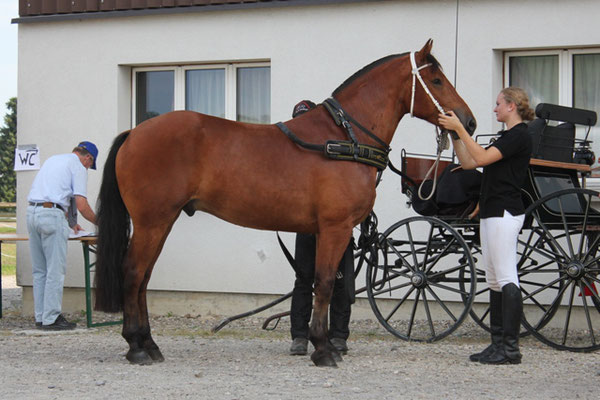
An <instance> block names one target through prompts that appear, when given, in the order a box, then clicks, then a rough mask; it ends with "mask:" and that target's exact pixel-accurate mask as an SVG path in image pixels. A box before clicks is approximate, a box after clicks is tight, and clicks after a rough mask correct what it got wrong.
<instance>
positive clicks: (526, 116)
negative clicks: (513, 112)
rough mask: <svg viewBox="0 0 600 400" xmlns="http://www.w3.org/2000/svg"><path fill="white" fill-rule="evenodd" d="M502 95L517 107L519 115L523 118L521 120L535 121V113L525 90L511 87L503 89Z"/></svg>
mask: <svg viewBox="0 0 600 400" xmlns="http://www.w3.org/2000/svg"><path fill="white" fill-rule="evenodd" d="M500 93H502V95H503V96H504V100H506V102H507V103H513V104H514V105H515V106H517V113H518V114H519V115H520V116H521V119H523V120H524V121H533V119H534V118H535V113H534V112H533V109H532V108H531V107H530V106H529V97H527V93H526V92H525V91H524V90H523V89H521V88H518V87H514V86H509V87H507V88H504V89H502V90H501V91H500Z"/></svg>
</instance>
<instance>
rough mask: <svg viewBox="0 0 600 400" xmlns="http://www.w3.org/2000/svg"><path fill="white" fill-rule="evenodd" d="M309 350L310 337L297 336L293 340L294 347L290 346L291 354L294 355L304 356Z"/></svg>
mask: <svg viewBox="0 0 600 400" xmlns="http://www.w3.org/2000/svg"><path fill="white" fill-rule="evenodd" d="M307 352H308V339H306V338H302V337H297V338H294V340H293V341H292V347H290V355H292V356H304V355H306V353H307Z"/></svg>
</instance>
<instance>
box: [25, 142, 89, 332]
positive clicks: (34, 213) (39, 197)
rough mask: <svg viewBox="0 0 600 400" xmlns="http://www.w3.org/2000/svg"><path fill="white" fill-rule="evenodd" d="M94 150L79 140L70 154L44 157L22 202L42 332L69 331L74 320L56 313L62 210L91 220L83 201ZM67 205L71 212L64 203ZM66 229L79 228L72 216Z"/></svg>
mask: <svg viewBox="0 0 600 400" xmlns="http://www.w3.org/2000/svg"><path fill="white" fill-rule="evenodd" d="M97 158H98V148H97V147H96V145H94V144H93V143H91V142H81V143H79V144H78V145H77V147H75V148H74V149H73V152H72V153H67V154H59V155H55V156H52V157H50V158H49V159H48V160H46V162H44V164H43V165H42V168H41V169H40V170H39V172H38V173H37V175H36V177H35V179H34V181H33V184H32V186H31V190H30V192H29V196H28V197H27V201H28V202H29V206H28V207H27V231H28V232H29V250H30V253H31V263H32V274H33V302H34V311H35V323H36V326H37V327H38V328H40V329H45V330H54V331H61V330H71V329H75V326H76V324H75V323H73V322H69V321H67V320H66V319H65V317H64V316H63V315H62V314H61V310H62V296H63V284H64V280H65V273H66V268H67V240H68V239H69V232H70V229H69V223H68V222H67V212H68V211H71V214H76V212H75V210H73V209H72V208H73V207H76V208H77V210H78V211H79V212H80V213H81V215H83V217H84V218H85V219H87V220H88V221H90V222H92V223H94V224H95V223H96V214H95V213H94V211H93V210H92V208H91V207H90V205H89V203H88V201H87V194H86V193H87V170H88V168H92V169H96V159H97ZM70 205H71V210H69V206H70ZM71 225H72V226H71V228H73V230H74V231H75V232H76V233H77V232H78V231H79V230H81V227H80V226H79V225H78V224H77V223H76V220H73V221H72V222H71Z"/></svg>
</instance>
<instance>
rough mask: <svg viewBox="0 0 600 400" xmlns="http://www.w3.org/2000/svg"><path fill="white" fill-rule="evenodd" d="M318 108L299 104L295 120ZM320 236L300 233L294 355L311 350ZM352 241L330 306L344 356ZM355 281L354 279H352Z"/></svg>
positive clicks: (333, 332)
mask: <svg viewBox="0 0 600 400" xmlns="http://www.w3.org/2000/svg"><path fill="white" fill-rule="evenodd" d="M314 107H315V103H313V102H312V101H309V100H303V101H301V102H300V103H298V104H296V106H295V107H294V111H293V113H292V118H295V117H297V116H298V115H300V114H303V113H305V112H307V111H309V110H310V109H312V108H314ZM316 246H317V242H316V237H315V235H313V234H304V233H298V234H297V235H296V251H295V258H296V268H297V270H296V281H295V282H294V291H293V292H292V306H291V310H290V321H291V329H290V332H291V335H292V346H291V347H290V354H291V355H305V354H306V353H307V351H308V323H309V321H310V314H311V311H312V292H313V283H314V280H315V257H316ZM352 247H353V246H352V240H350V243H348V247H347V248H346V251H345V252H344V256H343V257H342V260H341V261H340V265H339V267H338V272H337V274H336V279H335V283H334V287H333V295H332V298H331V304H330V306H329V330H328V332H329V339H330V341H331V344H332V345H333V346H334V347H335V348H336V350H337V351H339V352H340V353H342V354H346V353H347V351H348V345H347V343H346V340H347V339H348V336H349V335H350V330H349V329H348V324H349V322H350V307H351V300H350V297H349V296H348V293H347V292H346V290H345V285H344V280H345V279H344V274H346V273H347V272H348V271H354V256H353V250H352ZM352 278H354V277H352Z"/></svg>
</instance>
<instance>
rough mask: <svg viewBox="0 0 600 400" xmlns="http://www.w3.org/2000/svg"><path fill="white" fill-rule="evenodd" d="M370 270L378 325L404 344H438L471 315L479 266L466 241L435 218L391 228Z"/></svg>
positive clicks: (369, 287)
mask: <svg viewBox="0 0 600 400" xmlns="http://www.w3.org/2000/svg"><path fill="white" fill-rule="evenodd" d="M375 260H376V262H373V263H370V264H369V265H368V267H367V274H366V275H367V294H368V297H369V303H370V304H371V308H372V309H373V312H374V313H375V316H376V317H377V319H378V320H379V322H380V323H381V324H382V325H383V326H384V327H385V328H386V329H387V330H388V331H389V332H391V333H392V334H393V335H395V336H397V337H399V338H401V339H404V340H414V341H422V342H434V341H437V340H440V339H442V338H444V337H446V336H448V335H449V334H450V333H452V332H453V331H454V330H455V329H456V328H458V326H459V325H460V324H461V323H462V322H463V320H464V319H465V318H466V317H467V315H468V314H469V310H470V308H471V304H472V303H473V296H474V293H475V286H476V275H475V265H474V263H473V258H472V257H471V253H470V251H469V247H468V246H467V244H466V243H465V241H464V240H463V238H462V237H461V236H460V235H459V234H458V233H457V232H456V231H455V230H454V229H453V228H452V227H451V226H450V225H448V224H447V223H445V222H443V221H441V220H439V219H437V218H433V217H412V218H407V219H405V220H402V221H400V222H397V223H396V224H394V225H392V226H391V227H390V228H389V229H388V230H387V231H386V232H385V233H383V234H382V235H381V237H380V240H379V252H378V257H375Z"/></svg>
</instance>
